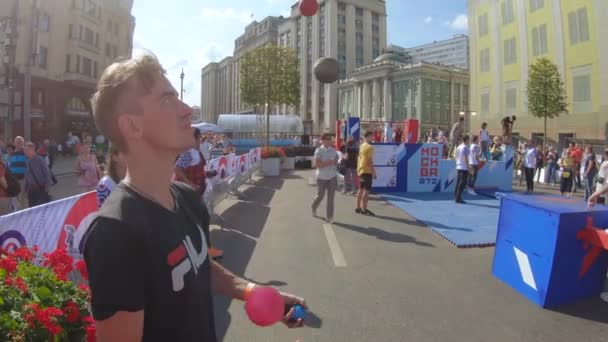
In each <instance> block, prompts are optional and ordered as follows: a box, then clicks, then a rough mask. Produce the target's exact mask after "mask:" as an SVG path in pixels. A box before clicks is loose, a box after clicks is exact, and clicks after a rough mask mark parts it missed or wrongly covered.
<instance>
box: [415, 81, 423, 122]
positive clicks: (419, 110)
mask: <svg viewBox="0 0 608 342" xmlns="http://www.w3.org/2000/svg"><path fill="white" fill-rule="evenodd" d="M416 82H417V84H416V98H415V99H414V100H415V103H416V116H415V117H414V119H418V121H419V122H420V124H421V125H422V77H420V78H418V79H417V81H416ZM419 126H420V125H419Z"/></svg>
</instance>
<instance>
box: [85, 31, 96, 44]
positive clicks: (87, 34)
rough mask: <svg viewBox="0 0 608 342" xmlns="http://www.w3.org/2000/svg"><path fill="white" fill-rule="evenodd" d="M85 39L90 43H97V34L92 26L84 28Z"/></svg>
mask: <svg viewBox="0 0 608 342" xmlns="http://www.w3.org/2000/svg"><path fill="white" fill-rule="evenodd" d="M84 41H85V43H87V44H89V45H95V34H94V33H93V30H91V29H90V28H85V30H84Z"/></svg>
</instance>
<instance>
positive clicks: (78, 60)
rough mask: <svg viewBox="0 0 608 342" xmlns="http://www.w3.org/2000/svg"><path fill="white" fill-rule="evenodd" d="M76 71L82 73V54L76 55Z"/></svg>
mask: <svg viewBox="0 0 608 342" xmlns="http://www.w3.org/2000/svg"><path fill="white" fill-rule="evenodd" d="M76 72H77V73H80V55H76Z"/></svg>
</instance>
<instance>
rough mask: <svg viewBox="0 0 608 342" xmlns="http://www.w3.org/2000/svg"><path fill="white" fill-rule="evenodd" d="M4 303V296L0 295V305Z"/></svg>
mask: <svg viewBox="0 0 608 342" xmlns="http://www.w3.org/2000/svg"><path fill="white" fill-rule="evenodd" d="M2 305H4V298H2V297H0V306H2Z"/></svg>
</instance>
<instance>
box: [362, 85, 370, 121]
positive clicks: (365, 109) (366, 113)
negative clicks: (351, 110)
mask: <svg viewBox="0 0 608 342" xmlns="http://www.w3.org/2000/svg"><path fill="white" fill-rule="evenodd" d="M361 114H362V115H361V117H362V118H365V119H369V118H371V113H370V103H369V82H368V81H365V82H363V108H362V110H361Z"/></svg>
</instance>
